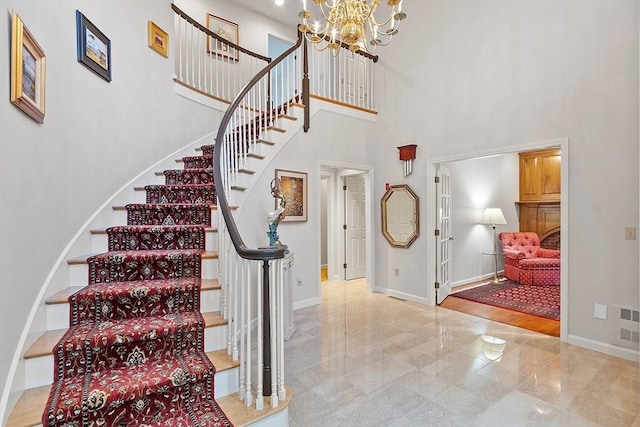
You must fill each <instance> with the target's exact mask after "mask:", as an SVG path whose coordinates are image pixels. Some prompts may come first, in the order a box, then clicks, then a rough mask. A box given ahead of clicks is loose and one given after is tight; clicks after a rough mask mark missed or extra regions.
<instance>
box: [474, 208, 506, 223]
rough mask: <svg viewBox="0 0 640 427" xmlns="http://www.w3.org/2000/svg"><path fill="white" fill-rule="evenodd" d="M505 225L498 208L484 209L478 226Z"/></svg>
mask: <svg viewBox="0 0 640 427" xmlns="http://www.w3.org/2000/svg"><path fill="white" fill-rule="evenodd" d="M506 223H507V220H506V219H504V215H503V214H502V210H501V209H500V208H485V210H484V212H483V213H482V217H480V224H487V225H496V224H506Z"/></svg>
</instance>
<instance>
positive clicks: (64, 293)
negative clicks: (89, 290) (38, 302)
mask: <svg viewBox="0 0 640 427" xmlns="http://www.w3.org/2000/svg"><path fill="white" fill-rule="evenodd" d="M82 288H84V286H69V287H68V288H66V289H63V290H61V291H60V292H56V293H55V294H53V295H51V296H50V297H49V298H47V299H46V300H45V301H44V303H45V304H47V305H54V304H66V303H67V302H69V301H68V299H69V297H70V296H71V295H73V294H75V293H76V292H78V291H79V290H80V289H82Z"/></svg>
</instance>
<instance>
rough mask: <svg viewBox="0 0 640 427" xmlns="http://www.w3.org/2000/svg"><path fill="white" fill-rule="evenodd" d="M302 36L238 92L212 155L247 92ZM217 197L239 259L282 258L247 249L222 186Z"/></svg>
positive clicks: (276, 252)
mask: <svg viewBox="0 0 640 427" xmlns="http://www.w3.org/2000/svg"><path fill="white" fill-rule="evenodd" d="M302 38H303V34H302V33H301V32H299V31H298V41H297V42H296V44H294V45H293V46H291V47H290V48H289V49H287V50H286V51H285V52H284V53H282V55H280V56H278V57H277V58H276V59H275V60H273V61H272V62H271V63H269V64H268V65H267V66H266V67H264V68H263V69H262V70H260V72H258V74H256V75H255V76H254V77H253V79H251V81H250V82H249V83H247V84H246V86H245V87H244V88H243V89H242V90H241V91H240V93H239V94H238V95H237V96H236V97H235V99H234V100H233V102H232V103H231V105H230V106H229V108H227V111H226V112H225V114H224V116H223V117H222V121H221V122H220V127H219V130H218V135H217V136H216V143H215V146H214V153H222V152H223V149H222V146H223V144H224V138H225V135H226V133H227V132H226V130H227V126H228V125H229V122H230V121H231V118H232V116H233V113H234V112H235V111H236V110H237V109H238V107H239V106H240V104H241V102H242V100H243V99H244V97H245V96H246V95H247V93H249V91H250V90H251V89H252V88H253V86H255V85H256V84H257V83H258V82H259V81H260V80H261V79H262V78H263V77H264V76H265V75H266V74H268V73H270V72H271V70H272V69H273V68H275V67H276V66H277V65H278V64H279V63H280V62H282V61H283V60H284V59H285V58H286V57H288V56H289V55H290V54H291V53H293V52H294V51H295V50H296V49H298V47H300V44H301V43H302ZM221 161H222V156H221V155H219V154H218V155H215V156H213V177H214V178H213V179H214V182H217V183H222V182H224V181H223V180H222V170H221V164H220V163H221ZM217 188H218V190H217V196H218V208H219V211H220V212H221V213H222V216H223V217H224V221H225V223H226V225H227V230H228V232H229V237H230V238H231V242H232V243H233V246H234V247H235V249H236V252H237V253H238V255H240V257H242V258H245V259H250V260H261V261H268V260H273V259H279V258H284V256H285V251H286V249H285V248H284V247H267V248H249V247H247V245H246V244H245V243H244V241H243V240H242V236H241V235H240V232H239V231H238V226H237V225H236V222H235V220H234V218H233V215H231V210H230V208H229V202H228V199H227V194H226V191H225V188H224V185H220V186H219V187H217Z"/></svg>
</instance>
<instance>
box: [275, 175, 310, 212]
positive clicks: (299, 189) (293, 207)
mask: <svg viewBox="0 0 640 427" xmlns="http://www.w3.org/2000/svg"><path fill="white" fill-rule="evenodd" d="M276 178H278V179H279V180H280V183H281V186H282V187H281V188H282V194H283V195H284V198H285V200H286V201H287V205H286V207H285V209H284V214H285V217H284V219H283V220H282V221H281V222H294V221H300V222H304V221H306V220H307V174H306V173H305V172H295V171H288V170H283V169H276ZM276 208H278V201H277V200H276Z"/></svg>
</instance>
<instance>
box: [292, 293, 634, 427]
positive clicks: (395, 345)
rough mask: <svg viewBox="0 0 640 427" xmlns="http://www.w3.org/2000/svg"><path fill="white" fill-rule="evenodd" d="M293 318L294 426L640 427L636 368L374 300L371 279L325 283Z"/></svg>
mask: <svg viewBox="0 0 640 427" xmlns="http://www.w3.org/2000/svg"><path fill="white" fill-rule="evenodd" d="M345 313H346V315H345ZM294 317H295V326H296V328H297V330H296V332H295V334H294V335H293V336H292V338H291V340H290V341H287V342H286V351H285V353H286V383H287V384H288V385H289V386H290V387H291V389H292V392H293V399H292V402H291V404H290V406H289V422H290V426H291V427H313V426H332V427H337V426H391V427H396V426H397V427H407V426H452V427H453V426H473V427H480V426H492V427H498V426H510V427H511V426H563V427H564V426H615V427H622V426H632V427H640V370H639V368H638V363H635V362H630V361H628V360H624V359H620V358H616V357H611V356H607V355H604V354H602V353H598V352H595V351H591V350H587V349H584V348H581V347H576V346H572V345H568V344H563V343H561V342H560V341H559V339H558V338H554V337H550V336H547V335H542V334H538V333H535V332H531V331H526V330H523V329H518V328H515V327H512V326H508V325H504V324H500V323H496V322H493V321H490V320H486V319H481V318H477V317H474V316H471V315H467V314H464V313H459V312H455V311H451V310H447V309H444V308H438V307H425V306H423V305H420V304H416V303H412V302H407V301H401V300H398V299H394V298H390V297H387V296H384V295H381V294H369V293H367V292H366V290H365V283H364V281H352V282H323V292H322V303H321V305H319V306H314V307H308V308H304V309H300V310H296V311H295V314H294ZM483 335H489V336H494V337H498V338H502V339H504V340H505V341H506V344H505V345H504V348H501V346H500V345H490V344H483V341H482V339H481V336H483Z"/></svg>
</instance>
